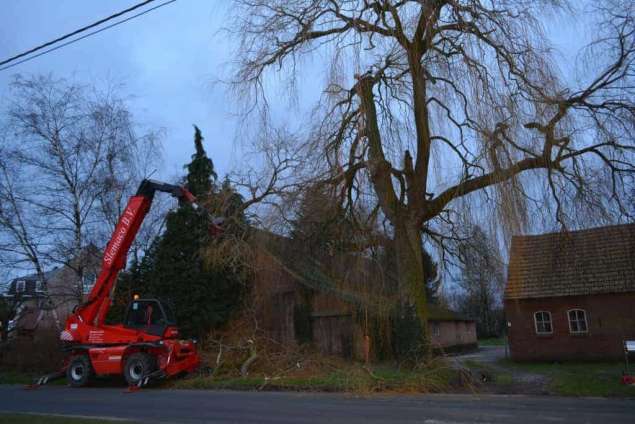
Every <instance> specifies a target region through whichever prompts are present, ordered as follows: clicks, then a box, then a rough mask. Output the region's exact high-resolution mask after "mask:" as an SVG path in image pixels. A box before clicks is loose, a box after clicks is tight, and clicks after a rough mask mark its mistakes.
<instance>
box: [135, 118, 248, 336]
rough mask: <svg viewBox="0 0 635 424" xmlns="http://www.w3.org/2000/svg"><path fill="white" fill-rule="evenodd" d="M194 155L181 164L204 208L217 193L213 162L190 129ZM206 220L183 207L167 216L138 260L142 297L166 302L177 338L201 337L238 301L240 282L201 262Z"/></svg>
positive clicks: (206, 240)
mask: <svg viewBox="0 0 635 424" xmlns="http://www.w3.org/2000/svg"><path fill="white" fill-rule="evenodd" d="M194 129H195V136H194V146H195V153H194V154H193V155H192V161H191V162H190V163H189V164H187V165H186V166H185V168H186V169H187V170H188V174H187V176H186V181H187V186H188V189H189V190H190V191H191V192H192V194H194V195H195V196H196V197H197V198H198V199H199V202H200V203H201V204H203V205H204V206H205V207H210V204H214V203H215V201H214V199H215V198H216V197H217V196H218V195H219V192H218V191H217V190H216V178H217V176H216V173H215V171H214V164H213V162H212V160H211V159H210V158H209V157H208V156H207V153H206V152H205V149H204V148H203V143H202V142H203V136H202V135H201V131H200V130H199V128H198V127H196V126H195V127H194ZM208 230H209V221H208V218H207V217H206V216H205V215H203V214H201V213H200V212H198V211H196V210H195V209H194V208H192V207H191V206H190V205H189V204H182V205H180V206H179V208H178V209H177V210H175V211H172V212H170V213H169V214H168V216H167V220H166V229H165V232H164V234H162V235H161V236H160V237H159V238H157V239H156V240H155V241H154V242H153V244H152V246H151V248H150V249H149V251H148V252H147V253H146V255H145V256H144V258H143V260H142V262H141V264H140V269H139V279H140V280H141V281H143V284H144V285H143V292H144V296H156V297H158V298H159V299H162V300H164V301H167V302H169V303H171V304H172V306H173V309H174V310H175V313H176V316H177V320H178V324H179V327H180V329H181V332H182V334H184V335H187V336H195V337H205V335H206V334H207V333H208V332H209V330H211V329H212V328H215V327H217V326H219V325H221V324H223V323H224V322H226V321H227V319H228V318H229V317H230V315H231V314H232V312H233V311H234V310H235V309H236V307H237V306H238V305H239V303H240V299H241V295H242V292H243V287H244V282H243V281H241V278H240V276H239V275H237V274H236V273H234V272H233V271H232V270H231V269H225V268H222V267H210V266H208V265H206V263H205V260H204V251H205V247H206V246H207V245H208V244H209V243H210V242H213V241H212V240H210V237H209V231H208Z"/></svg>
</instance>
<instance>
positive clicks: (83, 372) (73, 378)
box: [66, 355, 93, 387]
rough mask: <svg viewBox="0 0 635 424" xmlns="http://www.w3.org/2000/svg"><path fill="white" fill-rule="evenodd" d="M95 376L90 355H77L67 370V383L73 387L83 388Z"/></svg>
mask: <svg viewBox="0 0 635 424" xmlns="http://www.w3.org/2000/svg"><path fill="white" fill-rule="evenodd" d="M92 375H93V366H92V365H91V363H90V358H89V357H88V355H77V356H75V357H73V359H71V362H70V363H69V364H68V367H67V368H66V381H68V384H69V385H70V386H71V387H83V386H85V385H86V384H88V381H89V380H90V377H92Z"/></svg>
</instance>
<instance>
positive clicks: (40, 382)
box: [24, 370, 66, 390]
mask: <svg viewBox="0 0 635 424" xmlns="http://www.w3.org/2000/svg"><path fill="white" fill-rule="evenodd" d="M64 376H66V371H65V370H60V371H56V372H52V373H50V374H46V375H43V376H42V377H40V378H38V379H37V380H34V381H33V383H31V384H28V385H26V386H25V387H24V388H25V389H27V390H35V389H39V388H40V387H41V386H44V385H45V384H48V383H50V382H51V381H54V380H59V379H61V378H64Z"/></svg>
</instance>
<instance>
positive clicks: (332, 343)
mask: <svg viewBox="0 0 635 424" xmlns="http://www.w3.org/2000/svg"><path fill="white" fill-rule="evenodd" d="M252 242H253V243H254V246H257V248H256V249H255V252H256V254H255V258H254V262H255V266H254V269H255V278H254V288H253V296H255V298H256V302H255V304H256V305H257V309H258V311H257V312H258V317H259V321H260V325H261V328H262V329H263V330H264V331H265V332H266V333H267V334H268V335H269V336H270V337H271V338H272V339H274V340H276V341H277V342H279V343H281V344H284V345H299V344H304V343H310V344H312V345H314V346H315V347H316V348H317V350H318V351H320V352H321V353H322V354H325V355H334V356H340V357H344V358H351V359H359V360H362V359H369V360H382V359H389V358H390V355H391V353H390V352H391V350H392V347H391V343H392V341H391V337H392V328H391V322H390V319H389V318H388V316H389V314H390V311H391V308H392V307H393V306H394V305H395V302H396V301H397V299H396V297H395V296H394V293H392V290H394V283H393V282H389V281H385V278H384V275H385V272H384V270H382V269H381V266H380V265H378V264H377V263H376V262H374V261H372V260H369V259H368V258H367V257H364V256H360V255H350V254H348V255H347V254H341V253H340V254H334V255H331V256H327V257H320V258H317V257H315V256H311V255H306V254H305V253H303V252H302V250H301V249H300V248H298V247H297V246H295V245H294V242H293V240H291V239H289V238H286V237H282V236H279V235H274V234H272V233H268V232H264V231H258V232H256V233H255V235H254V236H253V237H252ZM428 326H429V328H428V333H429V335H430V338H431V342H432V345H433V348H435V349H436V350H437V351H440V352H448V351H457V350H469V349H472V348H475V347H477V339H476V323H475V321H474V320H472V319H470V318H469V317H463V316H460V315H459V314H457V313H455V312H454V311H451V310H449V309H447V308H444V307H442V306H440V305H430V307H429V321H428Z"/></svg>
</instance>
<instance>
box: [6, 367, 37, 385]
mask: <svg viewBox="0 0 635 424" xmlns="http://www.w3.org/2000/svg"><path fill="white" fill-rule="evenodd" d="M34 378H35V374H30V373H24V372H18V371H12V370H1V369H0V384H30V383H32V382H33V379H34Z"/></svg>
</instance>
